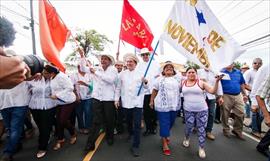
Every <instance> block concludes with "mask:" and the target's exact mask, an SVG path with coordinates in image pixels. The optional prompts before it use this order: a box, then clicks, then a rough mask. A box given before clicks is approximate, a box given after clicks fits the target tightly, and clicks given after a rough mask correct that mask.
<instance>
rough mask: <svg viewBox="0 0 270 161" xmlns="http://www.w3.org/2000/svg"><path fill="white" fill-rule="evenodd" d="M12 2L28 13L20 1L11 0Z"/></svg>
mask: <svg viewBox="0 0 270 161" xmlns="http://www.w3.org/2000/svg"><path fill="white" fill-rule="evenodd" d="M13 2H14V3H16V4H17V5H18V6H20V7H21V8H22V9H23V10H24V11H25V12H26V13H29V11H28V10H27V9H26V8H25V7H24V6H23V5H21V4H20V3H18V2H17V1H16V0H13Z"/></svg>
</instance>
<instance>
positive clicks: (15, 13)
mask: <svg viewBox="0 0 270 161" xmlns="http://www.w3.org/2000/svg"><path fill="white" fill-rule="evenodd" d="M1 7H2V8H3V9H5V10H6V11H8V12H9V13H12V14H14V15H17V16H20V17H23V18H25V19H27V20H30V18H29V17H27V16H25V15H22V14H20V13H18V12H16V11H13V10H11V9H9V8H8V7H6V6H3V5H1Z"/></svg>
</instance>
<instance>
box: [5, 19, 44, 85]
mask: <svg viewBox="0 0 270 161" xmlns="http://www.w3.org/2000/svg"><path fill="white" fill-rule="evenodd" d="M15 33H16V32H15V30H14V28H13V25H12V23H11V22H9V21H8V20H7V19H6V18H4V17H0V89H10V88H13V87H15V86H16V85H18V84H19V83H21V82H23V81H24V80H25V79H26V78H27V77H29V76H30V74H31V75H35V74H36V73H39V72H41V71H42V70H43V61H42V60H41V59H39V58H38V57H36V56H34V55H28V56H11V57H8V56H7V53H6V51H4V47H8V46H10V45H11V44H12V42H13V40H14V39H15Z"/></svg>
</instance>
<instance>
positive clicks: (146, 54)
mask: <svg viewBox="0 0 270 161" xmlns="http://www.w3.org/2000/svg"><path fill="white" fill-rule="evenodd" d="M149 55H150V54H148V53H145V54H141V56H149Z"/></svg>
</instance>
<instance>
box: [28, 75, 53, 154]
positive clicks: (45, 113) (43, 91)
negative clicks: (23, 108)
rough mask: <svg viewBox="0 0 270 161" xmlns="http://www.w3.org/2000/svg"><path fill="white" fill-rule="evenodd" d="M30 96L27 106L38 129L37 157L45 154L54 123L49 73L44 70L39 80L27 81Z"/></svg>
mask: <svg viewBox="0 0 270 161" xmlns="http://www.w3.org/2000/svg"><path fill="white" fill-rule="evenodd" d="M29 88H30V93H31V98H30V102H29V108H30V109H31V113H32V116H33V119H34V121H35V123H36V125H37V127H38V130H39V138H38V152H37V154H36V157H37V158H42V157H44V156H45V155H46V152H47V147H48V141H49V139H50V133H51V129H52V126H53V123H54V120H55V119H54V116H55V106H56V101H55V100H53V99H51V98H50V96H51V87H50V73H49V72H47V71H46V70H44V71H43V73H42V78H41V79H40V80H33V81H30V82H29Z"/></svg>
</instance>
